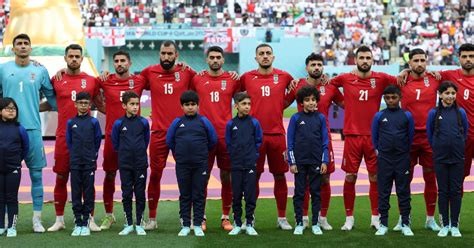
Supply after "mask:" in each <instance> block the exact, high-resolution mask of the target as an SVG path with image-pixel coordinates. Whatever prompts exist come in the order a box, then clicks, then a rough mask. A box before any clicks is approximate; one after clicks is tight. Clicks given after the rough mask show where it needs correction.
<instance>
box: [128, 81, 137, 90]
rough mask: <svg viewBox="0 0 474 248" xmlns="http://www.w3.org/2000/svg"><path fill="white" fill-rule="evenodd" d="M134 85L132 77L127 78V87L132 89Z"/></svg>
mask: <svg viewBox="0 0 474 248" xmlns="http://www.w3.org/2000/svg"><path fill="white" fill-rule="evenodd" d="M134 86H135V82H134V81H133V79H130V80H128V88H130V89H133V87H134Z"/></svg>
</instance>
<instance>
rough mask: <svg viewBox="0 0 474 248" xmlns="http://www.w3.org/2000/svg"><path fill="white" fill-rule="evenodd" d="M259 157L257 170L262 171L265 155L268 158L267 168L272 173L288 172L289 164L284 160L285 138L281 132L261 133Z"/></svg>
mask: <svg viewBox="0 0 474 248" xmlns="http://www.w3.org/2000/svg"><path fill="white" fill-rule="evenodd" d="M259 152H260V157H259V158H258V159H257V172H258V173H263V172H264V165H265V156H266V157H267V159H268V168H269V169H270V173H272V174H283V173H285V172H288V170H289V166H288V161H287V160H286V138H285V135H283V134H276V135H266V134H264V135H263V142H262V145H261V146H260V151H259Z"/></svg>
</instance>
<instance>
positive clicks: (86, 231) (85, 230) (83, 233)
mask: <svg viewBox="0 0 474 248" xmlns="http://www.w3.org/2000/svg"><path fill="white" fill-rule="evenodd" d="M90 235H91V229H90V228H89V227H87V226H83V227H82V229H81V236H90Z"/></svg>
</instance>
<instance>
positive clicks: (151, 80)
mask: <svg viewBox="0 0 474 248" xmlns="http://www.w3.org/2000/svg"><path fill="white" fill-rule="evenodd" d="M178 58H179V53H178V50H177V46H176V44H175V43H174V42H173V41H169V40H168V41H164V42H163V43H162V44H161V46H160V64H158V65H152V66H149V67H147V68H145V69H144V70H143V71H142V72H141V73H140V75H142V76H143V77H144V78H145V81H146V84H147V85H148V87H149V89H150V93H151V111H152V112H151V119H152V126H151V139H150V171H151V172H150V181H149V184H148V209H149V213H148V214H149V221H148V222H147V223H146V225H145V230H152V229H155V228H156V227H157V223H156V209H157V207H158V201H159V199H160V191H161V187H160V181H161V177H162V175H163V170H164V169H165V166H166V160H167V158H168V153H169V148H168V146H167V145H166V132H167V130H168V127H169V126H170V125H171V122H173V120H174V119H176V118H177V117H178V116H181V115H182V114H183V111H182V110H181V104H180V101H179V98H180V96H181V94H182V93H183V92H185V91H187V90H188V89H189V86H190V84H191V80H192V78H193V77H194V75H196V72H195V71H193V70H192V69H190V68H187V69H184V70H183V68H182V67H183V65H176V60H177V59H178Z"/></svg>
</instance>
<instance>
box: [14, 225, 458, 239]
mask: <svg viewBox="0 0 474 248" xmlns="http://www.w3.org/2000/svg"><path fill="white" fill-rule="evenodd" d="M453 236H454V235H453ZM13 237H16V228H14V227H10V228H8V230H7V238H13Z"/></svg>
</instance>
